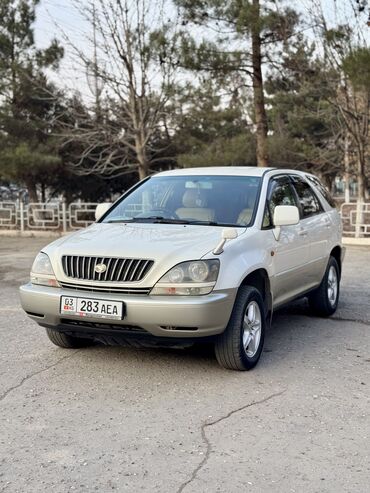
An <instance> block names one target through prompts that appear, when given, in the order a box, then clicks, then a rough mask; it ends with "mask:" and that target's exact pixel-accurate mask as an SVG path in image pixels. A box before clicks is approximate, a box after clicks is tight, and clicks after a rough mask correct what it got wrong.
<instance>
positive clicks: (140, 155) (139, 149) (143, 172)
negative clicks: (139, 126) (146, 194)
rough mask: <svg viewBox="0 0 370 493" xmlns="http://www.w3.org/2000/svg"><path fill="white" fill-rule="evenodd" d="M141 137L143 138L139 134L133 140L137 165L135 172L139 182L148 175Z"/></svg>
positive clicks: (147, 165) (147, 163) (147, 162)
mask: <svg viewBox="0 0 370 493" xmlns="http://www.w3.org/2000/svg"><path fill="white" fill-rule="evenodd" d="M142 137H143V136H142V135H141V134H140V135H138V136H137V137H136V138H135V148H136V158H137V163H138V166H137V171H138V174H139V179H140V180H143V179H144V178H146V177H147V176H148V174H149V161H148V157H147V155H146V149H145V144H144V141H143V138H142Z"/></svg>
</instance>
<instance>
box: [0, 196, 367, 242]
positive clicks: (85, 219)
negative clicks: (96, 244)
mask: <svg viewBox="0 0 370 493" xmlns="http://www.w3.org/2000/svg"><path fill="white" fill-rule="evenodd" d="M96 206H97V203H96V202H72V203H71V204H69V205H67V204H65V203H64V202H55V203H54V202H52V203H30V204H23V202H10V201H8V202H5V201H4V202H0V230H18V231H20V232H23V231H36V230H38V231H55V232H58V231H59V232H66V231H73V230H77V229H81V228H85V227H86V226H88V225H89V224H91V223H92V222H94V221H95V208H96ZM340 211H341V215H342V221H343V234H344V236H352V237H358V238H361V237H362V238H366V237H370V203H364V204H357V203H356V202H349V203H344V204H342V206H341V209H340Z"/></svg>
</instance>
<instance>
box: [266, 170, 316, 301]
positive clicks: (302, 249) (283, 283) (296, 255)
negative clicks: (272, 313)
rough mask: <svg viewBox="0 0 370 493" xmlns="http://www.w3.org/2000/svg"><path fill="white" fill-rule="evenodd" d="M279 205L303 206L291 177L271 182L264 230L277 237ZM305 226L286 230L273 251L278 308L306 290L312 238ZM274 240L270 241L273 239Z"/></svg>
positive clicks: (283, 228)
mask: <svg viewBox="0 0 370 493" xmlns="http://www.w3.org/2000/svg"><path fill="white" fill-rule="evenodd" d="M277 205H294V206H297V207H298V206H299V204H298V200H297V195H296V193H295V191H294V189H293V185H292V182H291V180H290V178H289V177H288V176H287V175H279V176H276V177H273V178H271V180H270V182H269V187H268V191H267V200H266V205H265V215H264V220H263V225H262V229H265V230H270V231H268V232H267V231H266V234H268V235H271V236H273V233H272V230H273V227H274V226H273V223H272V218H273V215H274V210H275V207H276V206H277ZM301 229H302V228H301V225H300V224H296V225H292V226H283V227H282V228H281V234H280V238H279V240H278V241H276V240H275V238H274V237H273V240H272V243H271V244H272V245H273V248H272V250H271V267H272V272H273V275H272V278H271V283H272V291H273V294H274V305H275V306H277V305H280V304H282V303H285V302H286V301H288V300H289V299H292V298H294V297H295V296H297V294H299V293H300V292H301V291H302V290H304V283H305V274H306V271H307V262H308V258H309V256H308V255H309V253H308V250H309V244H308V238H307V236H306V235H305V234H302V231H301ZM269 240H270V238H269Z"/></svg>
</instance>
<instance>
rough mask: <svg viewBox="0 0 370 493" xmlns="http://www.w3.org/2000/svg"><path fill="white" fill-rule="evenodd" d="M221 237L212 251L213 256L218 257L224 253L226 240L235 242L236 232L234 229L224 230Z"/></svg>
mask: <svg viewBox="0 0 370 493" xmlns="http://www.w3.org/2000/svg"><path fill="white" fill-rule="evenodd" d="M221 237H222V239H221V241H220V243H219V244H218V245H217V246H216V248H215V249H214V250H213V254H214V255H220V253H222V252H223V251H224V245H225V243H226V242H227V240H235V238H237V237H238V232H237V230H236V229H234V228H225V229H223V230H222V233H221Z"/></svg>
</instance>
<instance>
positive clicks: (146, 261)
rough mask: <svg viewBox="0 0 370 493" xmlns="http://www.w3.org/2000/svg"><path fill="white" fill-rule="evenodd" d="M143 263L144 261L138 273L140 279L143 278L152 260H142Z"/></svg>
mask: <svg viewBox="0 0 370 493" xmlns="http://www.w3.org/2000/svg"><path fill="white" fill-rule="evenodd" d="M142 263H143V265H142V267H141V269H140V270H139V272H138V274H137V277H138V279H141V278H142V277H144V276H143V273H144V272H145V270H146V267H147V266H148V264H149V263H150V260H142Z"/></svg>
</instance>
